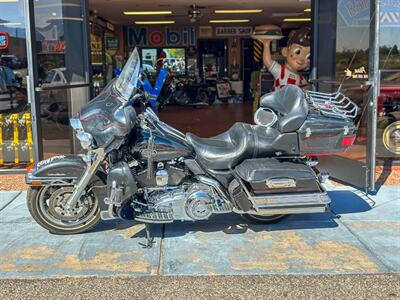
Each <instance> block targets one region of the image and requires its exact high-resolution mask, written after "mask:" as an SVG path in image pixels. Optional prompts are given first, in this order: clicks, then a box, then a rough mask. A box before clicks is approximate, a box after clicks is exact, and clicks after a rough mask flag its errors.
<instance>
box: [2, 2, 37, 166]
mask: <svg viewBox="0 0 400 300" xmlns="http://www.w3.org/2000/svg"><path fill="white" fill-rule="evenodd" d="M25 13H26V11H25V8H24V3H23V1H22V0H21V1H0V169H18V168H23V167H25V166H26V165H27V164H29V163H30V162H33V138H32V126H31V115H30V103H29V100H28V96H27V75H28V67H27V51H26V30H25V18H24V16H25Z"/></svg>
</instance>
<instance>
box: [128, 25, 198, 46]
mask: <svg viewBox="0 0 400 300" xmlns="http://www.w3.org/2000/svg"><path fill="white" fill-rule="evenodd" d="M127 34H128V45H129V46H130V47H134V46H195V45H196V29H195V28H194V27H191V26H185V27H182V28H180V29H174V28H171V27H165V28H164V29H154V30H153V29H152V30H150V29H149V28H147V27H135V28H133V27H129V28H128V30H127Z"/></svg>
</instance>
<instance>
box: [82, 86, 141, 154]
mask: <svg viewBox="0 0 400 300" xmlns="http://www.w3.org/2000/svg"><path fill="white" fill-rule="evenodd" d="M113 84H114V82H111V84H109V85H108V86H107V87H106V88H105V89H104V90H103V92H102V93H101V94H100V95H98V96H97V97H96V98H94V99H93V100H92V101H91V102H89V103H88V104H87V105H86V106H85V107H84V108H83V109H82V111H81V112H80V115H79V119H80V120H81V122H82V126H83V128H84V130H85V132H87V133H90V134H91V135H92V136H93V138H94V140H95V143H96V146H97V147H105V146H107V145H108V144H110V143H111V142H112V141H113V140H114V139H116V138H122V137H125V136H126V135H127V134H128V133H129V132H130V131H131V129H132V128H133V126H134V124H135V121H136V112H135V110H134V109H133V107H131V106H126V107H123V106H122V105H121V104H122V103H123V99H121V96H120V95H119V94H118V92H117V91H116V90H115V89H114V85H113Z"/></svg>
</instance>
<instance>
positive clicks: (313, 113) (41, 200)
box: [26, 50, 358, 234]
mask: <svg viewBox="0 0 400 300" xmlns="http://www.w3.org/2000/svg"><path fill="white" fill-rule="evenodd" d="M139 69H140V59H139V55H138V53H137V51H136V50H135V51H134V52H133V53H132V55H131V57H130V58H129V60H128V62H127V64H126V65H125V67H124V70H123V71H122V73H121V75H120V77H119V78H117V79H115V80H114V81H112V82H111V83H110V84H109V85H108V86H107V87H106V88H105V89H104V90H103V92H102V93H101V94H100V95H98V96H97V97H96V98H94V99H93V100H92V101H90V102H89V103H88V104H87V105H86V106H85V107H84V108H83V109H82V110H81V112H80V113H79V114H78V117H77V118H73V119H71V120H70V124H71V126H72V127H73V129H74V133H75V137H76V138H77V139H78V140H79V141H80V143H81V146H82V148H83V149H85V150H86V154H85V155H81V156H79V155H59V156H54V157H51V158H49V159H46V160H43V161H40V162H38V163H36V164H35V165H32V166H31V168H30V169H29V170H28V173H27V175H26V183H27V184H28V185H29V190H28V194H27V204H28V207H29V211H30V213H31V215H32V217H33V218H34V219H35V220H36V221H37V223H39V224H40V225H41V226H42V227H44V228H46V229H47V230H49V231H50V232H52V233H56V234H74V233H81V232H84V231H87V230H89V229H91V228H93V227H94V226H95V225H96V224H97V223H98V222H99V221H100V220H110V219H116V218H122V219H130V220H136V221H138V222H143V223H145V224H146V229H148V224H150V223H170V222H173V221H176V220H180V221H199V220H206V219H209V218H210V217H211V216H213V215H217V216H218V215H220V214H226V213H236V214H239V215H241V216H243V217H244V218H246V219H247V220H249V221H253V222H261V223H263V222H273V221H274V222H276V221H278V220H280V219H282V218H283V217H284V216H286V215H289V214H300V213H320V212H325V211H326V210H327V209H328V208H329V203H330V199H329V196H328V194H327V193H326V191H325V190H324V187H323V185H322V182H323V180H324V178H325V177H326V176H325V174H321V173H319V172H318V170H317V169H316V168H315V165H316V160H315V159H314V158H313V157H314V156H316V155H321V154H331V153H338V152H343V151H345V150H346V149H347V148H348V147H350V146H351V145H352V144H353V142H354V139H355V135H356V127H355V125H354V123H353V120H352V119H353V118H355V117H356V116H357V112H358V108H357V106H356V105H355V104H354V103H353V102H352V101H350V100H349V99H348V98H347V97H345V96H344V95H342V94H340V93H335V94H324V93H318V92H304V91H303V90H301V89H300V88H298V87H296V86H287V87H285V88H283V89H281V90H279V91H277V92H275V93H270V94H266V95H264V96H263V97H262V98H261V101H260V105H261V107H260V109H259V110H258V111H257V112H256V114H255V115H254V120H255V124H244V123H236V124H234V125H233V126H232V127H231V128H230V129H229V130H228V131H226V132H224V133H222V134H220V135H218V136H215V137H212V138H200V137H197V136H196V135H194V134H192V133H186V134H183V133H182V132H180V131H178V130H176V129H174V128H172V127H171V126H169V125H168V124H165V123H164V122H162V121H161V120H160V119H159V118H158V117H157V115H156V114H155V113H154V112H153V111H152V110H151V109H149V108H148V109H147V110H144V111H143V112H141V113H139V114H137V113H136V111H135V109H134V108H133V107H132V106H131V105H129V101H130V100H131V99H132V98H133V99H136V100H140V101H142V102H144V103H145V102H146V94H145V93H144V92H142V91H141V90H140V89H138V88H137V83H138V80H140V79H139V77H140V74H139ZM148 233H149V232H148Z"/></svg>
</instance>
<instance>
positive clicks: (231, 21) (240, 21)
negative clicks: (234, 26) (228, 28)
mask: <svg viewBox="0 0 400 300" xmlns="http://www.w3.org/2000/svg"><path fill="white" fill-rule="evenodd" d="M209 22H210V23H247V22H250V20H249V19H239V20H210V21H209Z"/></svg>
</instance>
